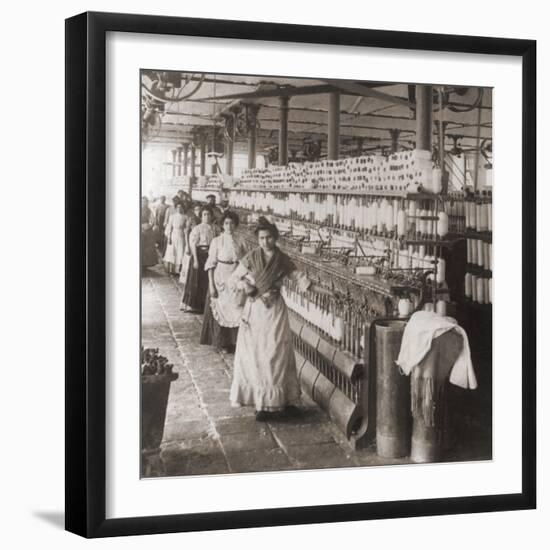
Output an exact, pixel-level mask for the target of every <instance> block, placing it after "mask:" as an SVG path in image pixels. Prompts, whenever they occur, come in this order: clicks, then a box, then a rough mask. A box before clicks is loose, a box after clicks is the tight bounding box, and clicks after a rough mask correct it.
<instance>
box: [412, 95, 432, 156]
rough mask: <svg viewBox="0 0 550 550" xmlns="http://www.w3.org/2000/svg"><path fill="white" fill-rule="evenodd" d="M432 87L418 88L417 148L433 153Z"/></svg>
mask: <svg viewBox="0 0 550 550" xmlns="http://www.w3.org/2000/svg"><path fill="white" fill-rule="evenodd" d="M432 97H433V96H432V87H431V86H424V85H421V84H418V85H417V86H416V148H417V149H424V150H425V151H430V152H431V151H432V102H433V99H432Z"/></svg>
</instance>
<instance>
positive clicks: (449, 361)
mask: <svg viewBox="0 0 550 550" xmlns="http://www.w3.org/2000/svg"><path fill="white" fill-rule="evenodd" d="M462 346H463V341H462V337H461V336H460V335H459V334H458V333H457V332H455V331H454V330H450V331H448V332H446V333H444V334H442V335H441V336H438V337H437V338H434V339H433V340H432V347H431V350H430V351H429V352H428V353H427V355H426V356H425V358H424V359H423V360H422V361H421V363H420V364H419V365H418V366H416V367H414V368H413V370H412V371H411V376H410V384H411V411H412V417H413V428H412V440H411V460H412V461H413V462H435V461H437V460H441V458H443V457H442V452H443V446H444V443H445V433H446V432H447V430H448V422H447V416H448V414H447V410H448V403H447V397H446V386H447V384H448V382H447V381H448V378H449V373H450V372H451V369H452V367H453V365H454V363H455V361H456V359H457V357H458V356H459V354H460V352H461V350H462Z"/></svg>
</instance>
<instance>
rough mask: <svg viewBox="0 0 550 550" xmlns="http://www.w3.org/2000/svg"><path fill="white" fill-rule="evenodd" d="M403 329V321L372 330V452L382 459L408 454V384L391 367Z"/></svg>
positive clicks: (382, 325)
mask: <svg viewBox="0 0 550 550" xmlns="http://www.w3.org/2000/svg"><path fill="white" fill-rule="evenodd" d="M405 326H406V322H405V321H384V322H380V323H379V324H377V326H376V373H377V375H376V378H377V381H376V394H377V395H376V418H377V420H376V449H377V453H378V455H379V456H382V457H392V458H397V457H401V456H406V455H407V454H408V453H409V444H410V413H409V405H410V396H409V382H408V379H407V377H406V376H404V375H402V374H401V373H400V371H399V368H398V367H397V365H396V364H395V361H396V359H397V357H398V355H399V349H400V347H401V340H402V338H403V331H404V330H405Z"/></svg>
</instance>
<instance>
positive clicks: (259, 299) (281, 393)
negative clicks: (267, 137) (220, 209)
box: [229, 217, 330, 421]
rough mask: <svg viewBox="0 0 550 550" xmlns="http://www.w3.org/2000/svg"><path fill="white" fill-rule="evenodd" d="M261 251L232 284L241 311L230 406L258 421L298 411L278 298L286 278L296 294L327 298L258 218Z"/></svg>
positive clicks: (241, 267)
mask: <svg viewBox="0 0 550 550" xmlns="http://www.w3.org/2000/svg"><path fill="white" fill-rule="evenodd" d="M255 233H256V236H257V238H258V244H259V246H258V247H257V248H254V249H253V250H251V251H250V252H248V253H247V254H246V256H244V257H243V258H242V259H241V261H240V262H239V265H238V267H237V268H236V269H235V271H234V272H233V275H232V277H231V281H230V284H232V285H235V286H236V287H237V288H239V289H241V290H243V291H244V292H245V293H246V294H247V299H246V302H245V305H244V308H243V312H242V317H241V322H240V325H239V334H238V337H237V346H236V349H235V361H234V372H233V381H232V384H231V391H230V395H229V397H230V400H231V404H232V405H233V406H242V405H249V406H254V407H255V408H256V419H257V420H259V421H265V420H267V419H269V417H270V415H271V414H273V413H277V412H280V411H283V410H285V409H289V412H290V411H293V412H296V410H297V409H296V405H297V404H298V403H299V400H300V384H299V382H298V376H297V372H296V359H295V356H294V347H293V344H292V337H291V332H290V327H289V323H288V313H287V308H286V304H285V301H284V299H283V297H282V296H281V294H280V288H281V286H282V283H283V280H284V279H285V277H289V278H291V279H293V280H294V281H295V282H296V283H297V284H298V287H299V288H300V290H302V291H305V290H307V289H310V290H313V291H316V292H319V293H322V294H330V293H329V292H328V291H326V290H325V289H323V288H322V287H319V286H317V285H313V283H312V282H311V281H310V280H309V279H308V278H307V277H306V276H305V275H304V274H303V273H300V272H299V271H298V270H297V269H296V265H295V264H294V262H293V261H292V260H291V259H290V258H289V257H288V256H287V255H286V254H285V253H284V252H282V251H281V250H280V249H279V248H278V247H277V246H276V241H277V238H278V236H279V232H278V230H277V227H276V226H275V225H274V224H271V223H270V222H269V221H268V220H266V219H265V218H264V217H260V219H259V220H258V225H257V227H256V231H255Z"/></svg>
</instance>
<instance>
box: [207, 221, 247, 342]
mask: <svg viewBox="0 0 550 550" xmlns="http://www.w3.org/2000/svg"><path fill="white" fill-rule="evenodd" d="M220 225H221V227H222V229H223V233H222V234H221V235H219V236H218V237H215V238H214V239H213V240H212V242H211V243H210V249H209V251H208V259H207V260H206V263H205V265H204V269H205V270H206V271H207V272H208V281H209V285H208V293H207V294H206V305H205V307H204V319H203V323H202V332H201V339H200V343H201V344H207V345H212V346H216V347H218V348H225V349H226V350H228V351H233V350H234V348H235V344H236V342H237V331H238V328H239V323H240V320H241V311H242V305H243V304H242V302H243V292H242V291H239V290H237V289H236V288H235V287H234V286H233V287H231V286H229V285H228V282H229V278H230V277H231V274H232V273H233V271H234V270H235V268H236V267H237V265H238V264H239V260H240V258H242V257H243V256H244V255H245V254H246V248H245V246H244V243H243V242H242V241H241V240H240V239H238V238H237V237H236V236H235V234H234V232H235V229H236V228H237V226H238V225H239V216H237V214H235V213H234V212H230V211H227V212H224V214H223V215H222V217H221V218H220Z"/></svg>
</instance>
